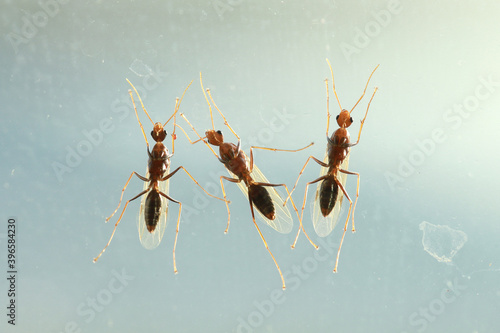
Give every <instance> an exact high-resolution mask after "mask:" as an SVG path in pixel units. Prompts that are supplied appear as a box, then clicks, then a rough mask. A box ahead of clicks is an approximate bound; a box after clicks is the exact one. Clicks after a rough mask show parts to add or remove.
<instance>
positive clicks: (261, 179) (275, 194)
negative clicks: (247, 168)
mask: <svg viewBox="0 0 500 333" xmlns="http://www.w3.org/2000/svg"><path fill="white" fill-rule="evenodd" d="M247 165H249V158H248V157H247ZM228 172H229V170H228ZM229 173H230V174H231V176H232V177H235V175H234V174H232V173H231V172H229ZM252 178H253V180H254V181H255V182H258V183H269V181H268V180H267V178H266V176H264V174H263V173H262V172H261V171H260V169H259V168H258V167H257V165H255V163H254V165H253V170H252ZM238 187H239V188H240V190H241V192H243V194H244V195H245V197H246V198H247V200H248V189H247V187H246V185H245V183H243V182H239V183H238ZM280 187H282V186H280ZM278 188H279V187H278ZM278 188H277V187H271V186H266V189H267V191H268V192H269V195H270V196H271V199H272V200H273V204H274V209H275V210H276V215H275V218H274V220H269V219H268V218H266V217H265V216H264V215H262V214H261V213H260V212H259V210H258V209H254V212H255V213H257V214H256V215H257V216H258V217H259V218H260V219H261V220H262V221H264V223H266V224H267V225H268V226H270V227H271V228H273V229H274V230H276V231H278V232H280V233H282V234H287V233H289V232H290V231H291V230H292V228H293V218H292V214H290V210H289V209H288V206H289V205H290V201H288V202H287V205H286V206H284V207H283V204H284V202H285V200H283V198H286V196H283V192H282V191H280V190H278ZM254 208H255V206H254Z"/></svg>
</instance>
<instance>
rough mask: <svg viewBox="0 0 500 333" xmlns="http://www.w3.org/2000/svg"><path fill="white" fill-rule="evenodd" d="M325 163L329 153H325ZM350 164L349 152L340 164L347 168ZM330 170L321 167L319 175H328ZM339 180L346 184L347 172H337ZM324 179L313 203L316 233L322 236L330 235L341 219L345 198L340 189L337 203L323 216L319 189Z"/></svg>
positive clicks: (318, 186) (319, 184)
mask: <svg viewBox="0 0 500 333" xmlns="http://www.w3.org/2000/svg"><path fill="white" fill-rule="evenodd" d="M323 162H324V163H328V155H327V153H325V157H324V158H323ZM348 166H349V154H348V155H347V156H346V158H345V159H344V161H343V162H342V164H341V165H340V168H341V169H344V170H347V167H348ZM327 171H328V168H324V167H321V171H320V174H319V176H320V177H321V176H324V175H326V173H327ZM337 176H338V178H337V179H338V180H339V181H340V183H341V184H342V185H343V186H344V188H345V184H346V180H347V175H346V174H345V173H342V172H339V173H338V174H337ZM322 183H323V181H320V182H318V185H317V186H316V195H315V196H314V202H312V203H311V206H312V220H313V226H314V230H315V231H316V234H318V236H320V237H326V236H328V235H329V234H330V233H331V232H332V230H333V228H335V226H336V225H337V222H338V220H339V216H340V211H341V208H342V200H344V193H343V192H342V190H341V189H339V194H338V196H337V201H336V203H335V205H334V206H333V210H332V211H331V212H330V214H328V216H326V217H325V216H323V214H322V213H321V208H320V205H319V191H320V188H321V184H322Z"/></svg>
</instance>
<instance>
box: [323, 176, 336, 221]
mask: <svg viewBox="0 0 500 333" xmlns="http://www.w3.org/2000/svg"><path fill="white" fill-rule="evenodd" d="M338 195H339V186H338V185H337V183H336V182H335V178H334V177H333V176H332V177H328V178H326V179H325V180H323V182H322V183H321V187H320V190H319V206H320V208H321V214H323V216H325V217H326V216H328V215H329V214H330V213H331V212H332V209H333V207H334V206H335V202H337V196H338Z"/></svg>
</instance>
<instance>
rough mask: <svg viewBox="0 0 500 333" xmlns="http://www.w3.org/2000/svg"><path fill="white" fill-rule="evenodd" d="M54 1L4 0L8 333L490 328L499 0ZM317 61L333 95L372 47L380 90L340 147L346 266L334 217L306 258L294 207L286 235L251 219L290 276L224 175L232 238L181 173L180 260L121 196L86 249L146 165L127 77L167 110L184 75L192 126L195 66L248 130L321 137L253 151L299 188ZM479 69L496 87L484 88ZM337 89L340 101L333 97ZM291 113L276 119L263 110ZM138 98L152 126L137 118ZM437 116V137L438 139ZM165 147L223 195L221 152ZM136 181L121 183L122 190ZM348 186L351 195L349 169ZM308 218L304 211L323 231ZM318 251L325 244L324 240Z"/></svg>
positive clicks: (347, 88) (155, 111) (317, 87)
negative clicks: (348, 204) (445, 230)
mask: <svg viewBox="0 0 500 333" xmlns="http://www.w3.org/2000/svg"><path fill="white" fill-rule="evenodd" d="M61 2H63V1H61ZM55 4H56V2H54V1H47V0H44V1H40V2H36V1H15V2H14V1H2V3H1V4H0V7H1V10H0V12H1V14H0V22H1V23H2V25H1V31H2V37H3V38H2V39H1V41H0V44H1V46H0V50H1V51H0V52H1V57H0V71H1V75H0V87H1V90H0V97H1V98H0V100H1V101H2V107H1V109H2V121H1V125H0V130H1V137H2V140H1V142H0V144H1V146H2V149H1V161H2V162H1V163H0V166H1V171H2V182H1V185H2V191H1V200H0V201H1V202H2V220H3V222H2V224H1V225H2V226H3V227H1V228H2V229H1V230H0V246H1V251H0V253H1V255H0V258H2V259H0V267H1V269H2V271H4V272H5V271H6V270H7V268H6V251H5V250H6V238H5V233H6V221H7V218H8V217H9V216H15V217H16V218H17V220H18V225H17V226H18V229H17V231H18V233H17V236H18V241H17V245H18V252H17V254H18V261H17V262H18V272H19V274H18V281H17V283H18V284H17V290H18V299H17V305H18V309H17V325H16V327H15V328H13V327H11V326H10V325H8V324H7V323H6V321H7V318H6V316H5V314H4V312H6V310H5V306H6V302H7V297H6V293H7V287H8V286H7V283H6V280H5V279H2V280H0V281H2V282H0V295H2V296H1V297H0V299H1V300H2V301H1V304H2V306H1V308H3V309H4V310H2V312H0V318H2V319H1V320H0V330H1V331H2V332H14V331H15V332H35V331H36V332H73V331H74V332H138V331H145V330H147V331H150V332H158V331H162V332H201V331H203V332H249V331H254V332H285V331H289V332H304V331H311V332H313V331H314V332H481V333H483V332H498V330H499V328H500V322H499V321H498V311H499V305H500V289H499V286H498V274H499V273H498V269H499V265H500V259H499V256H500V250H499V247H498V240H499V236H500V226H499V224H498V199H497V197H498V196H497V195H496V194H495V193H496V192H497V189H498V188H499V186H500V182H499V180H498V177H497V173H496V171H497V169H498V166H499V159H498V152H497V151H498V147H497V144H498V141H499V135H498V124H499V123H500V116H499V113H498V109H499V103H500V89H499V88H500V85H499V84H498V82H500V62H499V61H498V59H499V56H500V44H499V43H498V30H499V28H500V26H499V23H498V17H499V14H500V11H499V5H498V4H492V3H487V2H481V3H470V4H467V3H456V2H434V3H432V4H431V3H429V4H423V3H421V2H412V1H401V2H400V3H399V4H398V3H393V2H387V1H376V2H366V1H345V2H344V1H318V2H314V3H310V4H307V5H306V4H304V3H303V2H301V1H271V2H269V1H228V0H217V1H189V2H185V1H184V2H182V1H169V2H165V1H112V2H108V1H86V2H77V1H68V2H67V3H57V5H55ZM27 22H28V23H27ZM30 25H32V26H30ZM23 33H24V35H23ZM366 33H368V35H366ZM361 34H363V35H365V36H366V37H363V36H362V35H361ZM354 48H355V49H354ZM347 50H350V51H355V52H354V53H349V51H347ZM325 58H329V59H330V61H331V62H332V65H333V69H334V72H335V79H336V86H337V92H338V95H339V98H340V100H341V103H342V106H343V107H345V108H351V107H352V105H353V104H354V103H355V101H356V100H357V99H358V98H359V96H360V94H361V93H362V90H363V87H364V85H365V83H366V80H367V78H368V76H369V74H370V72H371V71H372V70H373V68H374V67H375V66H376V65H377V64H380V68H379V69H378V70H377V71H376V73H375V74H374V76H373V78H372V80H371V82H370V85H369V88H368V92H367V93H371V92H372V91H373V88H374V87H375V86H377V87H379V91H378V92H377V94H376V95H375V97H374V99H373V102H372V105H371V109H370V112H369V114H368V117H367V120H366V123H365V127H364V129H363V133H362V136H361V141H360V144H359V146H357V147H354V148H353V150H352V156H351V159H350V165H349V169H350V170H353V171H357V172H359V173H360V174H361V187H360V197H359V202H358V207H357V211H356V227H357V232H356V233H355V234H352V233H350V232H348V233H347V235H346V239H345V242H344V245H343V248H342V255H341V258H340V266H339V273H337V274H333V273H332V272H331V271H332V268H333V264H334V260H335V252H336V248H337V246H338V242H339V239H340V235H341V228H340V227H339V226H337V228H336V229H335V230H334V232H333V233H332V234H331V235H330V236H329V237H327V238H326V239H325V240H324V242H326V243H325V244H327V246H323V247H322V248H321V249H320V250H319V251H318V252H317V253H316V256H315V250H314V249H313V248H312V247H311V246H310V245H309V244H308V243H307V241H306V239H305V237H304V236H303V235H301V236H300V239H299V243H298V245H297V248H296V249H295V250H293V251H292V250H291V249H290V244H291V243H292V241H293V238H294V236H295V230H296V228H297V227H298V222H297V220H295V226H294V231H293V232H292V233H290V234H288V235H282V234H279V233H277V232H275V231H274V230H272V229H270V228H268V227H265V226H262V230H263V232H264V235H265V237H266V239H267V241H268V244H269V246H270V248H271V250H272V251H273V253H274V255H275V256H276V259H277V260H278V262H279V264H280V265H281V268H282V270H283V272H284V273H286V272H288V274H286V275H287V283H288V289H287V291H286V292H285V293H284V294H282V293H281V283H280V280H279V275H278V273H277V272H276V268H275V266H274V264H273V262H272V260H271V258H270V257H269V254H268V253H267V251H266V249H265V248H264V246H263V245H262V241H261V240H260V238H259V236H258V234H257V232H256V230H255V227H254V226H253V225H252V221H251V218H250V212H249V207H248V202H246V201H245V198H244V196H243V195H242V194H241V193H240V192H239V190H238V189H237V188H236V186H234V185H232V184H228V185H227V186H226V188H227V194H228V197H229V199H230V200H231V201H232V204H231V213H232V214H231V227H230V230H229V233H228V234H227V235H224V234H223V231H224V229H225V227H226V220H227V212H226V208H225V206H224V204H223V203H221V202H217V201H215V200H210V201H208V203H209V206H208V207H207V208H204V209H196V208H195V206H196V202H194V201H193V200H194V199H193V195H194V193H195V192H193V190H196V187H195V185H194V184H193V183H192V182H191V181H190V180H189V179H188V177H187V176H185V175H183V174H179V175H176V176H175V177H174V178H172V181H171V183H170V186H171V188H170V194H171V195H172V196H173V197H174V198H176V199H178V200H180V201H182V202H183V203H184V204H185V207H188V206H190V207H191V208H192V210H191V212H192V215H191V217H190V218H189V219H184V220H183V221H182V222H181V229H180V234H179V242H178V246H177V265H178V269H179V274H177V275H174V274H173V269H172V246H173V240H174V233H175V229H174V225H173V224H172V223H170V224H169V225H168V229H167V231H166V234H165V237H164V239H163V242H162V243H161V244H160V246H159V247H158V248H157V249H156V250H154V251H148V250H145V249H144V248H143V247H142V246H141V244H140V242H139V239H138V236H137V229H136V226H135V221H136V216H137V212H138V207H139V202H138V201H137V202H134V203H131V204H130V205H129V208H128V209H127V211H126V213H125V215H124V218H123V221H122V223H121V224H120V225H119V228H118V230H117V232H116V235H115V238H114V239H113V242H112V243H111V245H110V247H109V248H108V250H107V251H106V253H105V254H104V255H103V256H102V258H101V259H100V260H99V261H98V263H96V264H93V263H92V258H94V257H95V256H96V255H97V254H98V253H99V251H101V249H102V248H103V246H104V245H105V244H106V242H107V240H108V238H109V236H110V234H111V231H112V228H113V225H112V223H109V224H104V220H105V218H106V217H107V216H109V214H110V213H111V212H112V211H113V210H114V209H115V207H116V205H117V203H118V200H119V196H120V190H121V188H122V187H123V185H124V183H125V181H126V179H127V177H128V176H129V175H130V173H131V172H132V171H137V172H139V173H140V174H143V173H144V170H145V168H146V161H147V155H146V149H145V148H146V147H145V142H144V139H143V137H142V134H141V132H140V129H139V126H138V124H137V121H136V119H135V116H134V114H133V112H132V109H131V108H130V102H129V96H128V94H127V90H128V89H129V86H128V84H127V82H126V81H125V78H129V79H130V80H131V81H132V82H133V83H134V84H135V85H136V86H137V87H138V88H139V89H140V92H141V95H142V97H143V99H144V102H145V105H146V108H147V109H148V110H149V113H150V115H151V117H152V118H153V120H154V121H165V120H166V119H167V117H169V116H170V114H171V113H172V112H173V109H174V103H175V97H177V96H180V95H181V94H182V91H183V90H184V88H185V87H186V86H187V84H188V83H189V82H190V81H191V80H194V82H193V85H192V86H191V88H190V89H189V90H188V92H187V93H186V96H185V98H184V101H183V103H182V106H181V111H182V112H184V113H185V114H186V115H187V116H188V117H189V119H190V120H191V121H192V123H193V124H194V125H195V126H196V128H197V129H199V130H200V131H204V130H205V129H208V128H210V117H209V113H208V109H207V106H206V102H205V100H204V98H203V94H202V91H201V88H200V85H199V81H198V75H199V74H198V73H199V72H200V71H202V72H203V76H204V84H205V87H207V88H208V87H209V88H211V91H212V93H213V96H214V99H215V101H216V102H217V104H218V106H219V107H220V108H221V109H222V111H223V112H224V113H225V115H226V117H227V119H228V121H229V122H230V124H231V125H232V126H233V128H234V129H235V130H236V131H237V132H238V134H239V135H240V137H241V138H242V142H243V145H244V147H246V148H248V147H249V145H251V144H255V145H261V146H269V147H276V148H285V149H294V148H299V147H302V146H304V145H306V144H307V143H309V142H311V141H314V142H315V143H316V144H315V145H314V146H313V147H312V148H310V149H309V150H307V151H304V152H300V153H295V154H289V153H273V152H263V151H257V152H256V153H255V160H256V163H257V164H258V165H259V167H260V169H261V170H262V171H263V172H264V173H265V174H266V175H267V177H268V178H269V179H270V180H271V181H272V182H284V183H286V184H288V185H289V186H293V183H294V182H295V180H296V178H297V175H298V172H299V170H300V168H301V167H302V165H303V163H304V162H305V160H306V158H307V157H308V156H309V154H312V155H314V156H316V157H318V158H320V159H321V158H322V157H323V154H324V150H325V147H326V139H325V130H326V94H325V86H324V79H325V78H327V77H330V73H329V69H328V66H327V64H326V61H325ZM151 74H152V75H153V76H151ZM148 75H149V76H148ZM484 80H486V81H488V80H490V81H493V82H495V83H496V85H495V84H494V85H493V86H489V89H490V90H488V87H486V86H485V85H484V84H483V81H484ZM159 81H161V82H159ZM487 92H489V94H488V93H487ZM477 94H479V97H480V98H478V97H476V95H477ZM486 95H487V96H486ZM476 101H477V102H478V104H477V105H475V104H474V103H475V102H476ZM367 102H368V98H367V97H365V99H364V100H363V101H362V102H361V104H360V105H359V106H358V108H357V109H356V110H355V112H354V113H353V118H354V119H355V122H354V125H353V126H352V128H351V129H350V131H351V136H352V137H355V136H357V132H358V128H359V119H360V117H361V116H362V114H363V112H364V110H365V109H366V104H367ZM460 105H465V106H467V107H469V109H471V110H472V111H467V110H466V108H465V106H462V108H463V109H464V110H465V111H463V115H460V114H459V113H453V112H454V111H453V110H454V108H455V109H458V108H459V107H460ZM330 107H331V111H332V113H337V112H338V105H337V103H336V101H335V100H334V99H333V96H331V99H330ZM285 111H286V113H287V114H289V115H290V117H289V118H287V121H283V120H279V119H278V118H274V117H276V112H281V113H283V112H285ZM140 116H141V120H142V122H143V124H144V126H145V130H146V133H148V132H149V131H150V130H151V124H150V123H149V121H148V120H147V118H146V117H145V116H144V114H141V115H140ZM450 117H452V118H450ZM453 117H454V118H453ZM215 120H216V122H217V123H218V125H216V127H217V128H216V129H219V128H221V129H223V130H225V131H224V133H225V134H226V138H227V140H228V141H231V140H232V138H231V136H230V135H229V131H227V129H224V128H223V123H222V121H221V120H220V118H216V119H215ZM332 120H333V118H332ZM102 121H108V122H109V123H110V124H111V129H110V130H109V131H108V133H104V132H102V133H103V136H102V140H98V141H97V142H96V143H95V144H92V145H91V146H90V147H91V148H90V150H89V153H88V154H87V156H82V158H81V161H79V162H75V161H74V162H75V164H74V165H73V166H71V167H70V169H71V172H65V173H63V174H62V175H60V177H59V178H58V177H57V175H56V172H55V171H54V163H60V164H66V165H67V162H66V155H67V154H68V149H74V150H76V149H78V148H81V146H82V142H84V141H85V140H87V138H86V136H85V133H86V131H93V130H94V131H95V130H96V129H99V126H100V123H101V122H102ZM273 121H274V122H273ZM332 123H333V124H334V122H332ZM181 124H182V123H181ZM333 124H332V126H331V129H330V132H332V131H333V129H334V126H333ZM184 128H186V126H184ZM167 130H168V131H169V132H170V131H171V130H172V128H171V126H170V125H169V126H168V127H167ZM435 131H438V133H442V134H440V141H439V142H437V143H436V142H435V143H434V146H432V144H430V143H429V140H431V139H432V137H433V133H434V132H435ZM191 134H192V133H191ZM443 136H444V138H443ZM234 141H235V140H234ZM424 143H426V144H427V146H425V147H426V148H425V149H427V150H426V151H422V149H423V148H421V146H422V144H424ZM83 144H84V143H83ZM168 145H169V147H170V142H168ZM411 161H413V162H411ZM407 163H409V164H407ZM411 163H412V164H411ZM179 165H183V166H184V167H186V168H187V169H188V170H189V171H190V172H191V173H192V175H193V176H194V177H195V178H196V179H197V180H199V181H200V183H201V184H202V185H204V186H207V187H208V188H209V189H211V190H212V191H219V187H218V186H219V185H218V181H214V179H218V176H219V175H225V171H224V170H223V166H222V165H221V164H220V163H219V162H218V161H217V160H216V159H215V158H214V157H213V156H212V153H211V152H210V151H209V150H208V149H207V148H206V147H205V146H203V145H202V144H198V145H195V146H191V145H189V143H188V142H187V140H186V138H185V137H184V136H183V135H182V133H180V132H178V140H177V141H176V146H175V156H174V157H173V158H172V166H173V167H177V166H179ZM408 165H412V168H409V167H408ZM318 174H319V167H318V166H317V165H315V164H311V165H310V166H309V167H308V168H307V169H306V172H305V173H304V175H303V178H302V180H301V182H300V184H299V186H298V189H297V191H296V192H295V193H294V199H295V201H296V202H297V205H300V204H301V202H302V198H303V193H304V186H305V182H306V181H310V180H312V179H315V178H316V177H317V176H318ZM394 176H397V177H400V178H398V181H397V182H396V183H395V184H394V183H393V184H392V185H391V183H390V182H389V181H388V177H394ZM142 185H143V184H142V182H141V181H139V180H138V179H136V178H134V179H132V181H131V183H130V185H129V187H128V188H127V190H126V192H125V197H124V198H125V199H128V198H131V197H132V196H134V195H135V194H137V193H139V192H140V191H141V189H142ZM347 190H348V191H349V193H350V194H351V196H353V197H354V193H355V181H354V179H349V181H348V185H347ZM196 193H198V191H197V192H196ZM219 193H220V192H219ZM313 196H314V192H313V189H311V191H310V192H309V198H311V197H313ZM173 207H174V208H175V209H174V211H176V210H177V207H175V206H173ZM187 211H188V208H186V210H185V212H184V213H185V214H186V215H185V216H186V217H187ZM309 214H310V213H309V212H308V211H307V210H306V213H305V216H306V218H305V220H304V224H305V226H306V229H307V230H308V232H309V233H310V235H311V236H313V238H314V239H315V240H316V241H317V239H318V237H316V236H315V235H314V231H313V228H312V225H311V220H310V217H309V216H310V215H309ZM342 216H343V217H341V219H342V220H343V219H344V218H345V211H344V215H342ZM113 221H116V219H113ZM423 221H427V222H428V223H430V224H433V225H447V226H449V227H450V228H451V229H453V230H460V231H463V232H464V233H465V234H466V235H467V242H466V243H465V245H464V246H463V248H461V249H460V250H459V251H458V253H457V254H456V255H455V256H454V257H453V261H452V264H446V263H442V262H438V261H437V260H436V259H435V258H433V257H432V256H430V255H429V254H428V253H427V252H425V251H424V247H423V245H422V236H423V233H422V230H420V229H419V225H420V224H421V223H422V222H423ZM113 223H114V222H113ZM437 236H440V237H441V236H442V235H437ZM443 239H446V237H444V238H437V243H433V244H438V245H439V244H441V243H440V241H443V242H444V240H443ZM328 244H330V245H329V246H328ZM332 244H333V245H332ZM441 245H443V244H441ZM329 248H330V249H333V250H332V251H333V253H332V254H331V255H329V256H328V257H326V256H325V253H327V252H326V250H327V249H329ZM443 251H446V248H445V249H444V250H443ZM318 256H319V257H318ZM318 258H322V259H318ZM325 258H327V259H325ZM297 267H301V268H300V270H301V273H297V272H298V271H297V269H298V268H297ZM123 272H124V273H125V274H126V276H129V277H130V280H125V282H123V283H121V282H119V280H117V279H116V274H118V275H120V274H122V273H123ZM92 299H94V300H95V302H96V304H97V306H96V307H95V308H94V309H93V310H92V308H91V307H90V306H89V305H88V302H89V300H92ZM90 302H92V301H90ZM273 302H274V303H273Z"/></svg>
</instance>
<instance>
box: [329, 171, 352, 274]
mask: <svg viewBox="0 0 500 333" xmlns="http://www.w3.org/2000/svg"><path fill="white" fill-rule="evenodd" d="M335 182H336V183H337V185H338V186H339V187H340V189H341V190H342V192H343V193H344V195H345V197H346V198H347V200H349V211H348V212H347V219H346V220H345V224H344V231H343V233H342V238H341V239H340V245H339V250H338V251H337V259H336V260H335V267H334V268H333V272H334V273H336V272H337V267H338V265H339V258H340V249H341V248H342V243H344V237H345V232H346V231H347V224H348V223H349V216H350V214H351V208H352V200H351V198H350V197H349V194H347V191H346V190H345V188H344V186H343V185H342V184H341V183H340V182H339V181H338V180H337V179H335ZM353 215H354V210H353Z"/></svg>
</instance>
